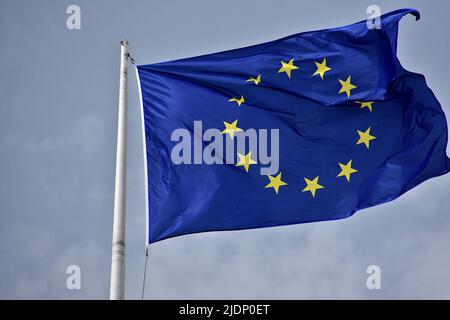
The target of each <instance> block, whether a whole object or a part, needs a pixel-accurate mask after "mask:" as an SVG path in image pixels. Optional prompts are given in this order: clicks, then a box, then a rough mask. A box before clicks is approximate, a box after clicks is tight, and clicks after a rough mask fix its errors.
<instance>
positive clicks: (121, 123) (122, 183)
mask: <svg viewBox="0 0 450 320" xmlns="http://www.w3.org/2000/svg"><path fill="white" fill-rule="evenodd" d="M120 44H121V46H120V83H119V112H118V121H117V151H116V180H115V190H114V222H113V236H112V258H111V282H110V291H109V299H110V300H123V299H124V298H125V208H126V202H125V200H126V180H127V172H126V167H127V108H128V107H127V60H128V41H127V40H122V41H121V42H120Z"/></svg>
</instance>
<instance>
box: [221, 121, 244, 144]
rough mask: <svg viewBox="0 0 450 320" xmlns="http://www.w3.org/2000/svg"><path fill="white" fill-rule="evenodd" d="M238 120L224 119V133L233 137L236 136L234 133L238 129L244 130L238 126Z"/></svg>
mask: <svg viewBox="0 0 450 320" xmlns="http://www.w3.org/2000/svg"><path fill="white" fill-rule="evenodd" d="M237 122H238V120H237V119H236V120H234V122H233V123H228V122H226V121H223V124H224V125H225V129H224V130H223V131H222V132H221V133H222V134H227V133H228V134H229V135H230V137H231V139H233V138H234V133H235V132H238V131H242V129H241V128H238V127H237Z"/></svg>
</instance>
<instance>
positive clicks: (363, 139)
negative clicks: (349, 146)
mask: <svg viewBox="0 0 450 320" xmlns="http://www.w3.org/2000/svg"><path fill="white" fill-rule="evenodd" d="M357 131H358V134H359V140H358V142H356V144H361V143H364V144H365V145H366V147H367V149H369V144H370V140H373V139H375V138H376V137H374V136H372V135H370V127H369V128H368V129H367V130H366V131H365V132H362V131H359V130H357Z"/></svg>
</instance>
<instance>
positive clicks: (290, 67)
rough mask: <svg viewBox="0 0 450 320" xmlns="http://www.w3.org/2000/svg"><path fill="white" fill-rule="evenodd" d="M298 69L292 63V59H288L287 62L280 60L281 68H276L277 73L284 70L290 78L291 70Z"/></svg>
mask: <svg viewBox="0 0 450 320" xmlns="http://www.w3.org/2000/svg"><path fill="white" fill-rule="evenodd" d="M296 69H298V67H297V66H295V65H294V59H291V60H289V62H288V63H286V62H284V61H281V68H280V70H278V73H281V72H286V74H287V76H288V78H289V79H290V78H291V71H292V70H296Z"/></svg>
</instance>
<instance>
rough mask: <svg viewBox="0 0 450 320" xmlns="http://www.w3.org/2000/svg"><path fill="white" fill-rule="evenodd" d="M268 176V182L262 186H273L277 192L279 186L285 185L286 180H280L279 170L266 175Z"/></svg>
mask: <svg viewBox="0 0 450 320" xmlns="http://www.w3.org/2000/svg"><path fill="white" fill-rule="evenodd" d="M268 177H269V180H270V182H269V184H268V185H267V186H265V187H264V188H273V189H274V190H275V193H276V194H278V189H280V187H281V186H285V185H287V183H286V182H284V181H282V180H281V172H280V173H279V174H278V175H277V176H276V177H272V176H268Z"/></svg>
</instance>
